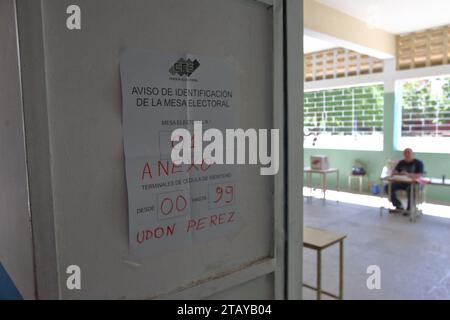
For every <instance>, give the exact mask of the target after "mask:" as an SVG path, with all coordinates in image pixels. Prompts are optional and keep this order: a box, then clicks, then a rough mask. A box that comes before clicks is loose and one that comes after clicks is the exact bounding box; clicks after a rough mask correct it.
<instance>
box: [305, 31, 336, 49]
mask: <svg viewBox="0 0 450 320" xmlns="http://www.w3.org/2000/svg"><path fill="white" fill-rule="evenodd" d="M336 47H337V46H336V45H335V44H333V43H331V42H327V41H323V40H319V39H317V38H313V37H310V36H308V35H304V36H303V52H304V53H311V52H317V51H323V50H327V49H333V48H336Z"/></svg>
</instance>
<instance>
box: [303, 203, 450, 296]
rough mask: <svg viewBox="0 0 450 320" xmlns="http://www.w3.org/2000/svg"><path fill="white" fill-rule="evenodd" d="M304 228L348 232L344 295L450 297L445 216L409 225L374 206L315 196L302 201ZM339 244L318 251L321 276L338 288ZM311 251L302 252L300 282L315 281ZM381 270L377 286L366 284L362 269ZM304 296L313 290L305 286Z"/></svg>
mask: <svg viewBox="0 0 450 320" xmlns="http://www.w3.org/2000/svg"><path fill="white" fill-rule="evenodd" d="M304 213H305V214H304V222H305V226H310V227H317V228H321V229H326V230H330V231H335V232H338V233H344V234H347V235H348V238H347V239H346V241H345V267H344V279H345V288H344V298H345V299H450V219H445V218H440V217H433V216H422V217H420V218H419V220H418V221H417V223H415V224H414V223H411V222H410V221H409V219H408V218H406V217H403V216H401V215H389V214H384V215H383V217H380V215H379V209H378V208H376V207H373V206H372V207H370V206H367V207H366V206H361V205H354V204H347V203H336V202H335V201H327V202H326V203H325V204H324V203H323V202H322V201H321V200H318V199H313V201H312V202H311V203H310V202H307V201H306V200H305V202H304ZM338 253H339V251H338V246H334V247H332V248H329V249H327V250H326V251H324V253H323V258H322V261H323V270H322V279H323V287H324V289H325V290H327V291H332V292H337V290H338V266H339V265H338V262H339V260H338ZM315 257H316V255H315V252H314V251H311V250H308V249H305V250H304V273H303V274H304V280H305V281H307V282H308V283H310V284H315V270H316V269H315V266H316V264H315V263H316V260H315ZM371 265H377V266H379V267H380V269H381V290H369V289H368V288H367V284H366V282H367V279H368V277H369V276H370V275H369V274H367V268H368V267H369V266H371ZM304 299H315V293H314V292H313V291H311V290H308V289H304Z"/></svg>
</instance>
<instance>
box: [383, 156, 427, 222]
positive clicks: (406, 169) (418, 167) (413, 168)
mask: <svg viewBox="0 0 450 320" xmlns="http://www.w3.org/2000/svg"><path fill="white" fill-rule="evenodd" d="M403 157H404V159H403V160H402V161H400V162H399V163H398V164H397V166H396V167H395V169H394V172H393V175H403V176H407V177H409V178H411V179H413V180H415V179H419V178H420V177H422V175H423V173H424V166H423V162H422V161H420V160H417V159H415V158H414V152H413V151H412V150H411V149H406V150H405V151H403ZM410 189H411V184H409V183H401V182H394V183H392V185H391V199H390V200H391V202H392V204H393V205H394V207H395V208H396V210H394V211H393V212H400V211H403V210H404V209H403V207H402V203H401V202H400V200H399V199H398V198H397V191H399V190H406V191H407V193H408V208H407V211H410V209H411V203H410ZM385 191H386V193H389V185H386V187H385ZM391 212H392V211H391ZM407 214H408V213H405V215H407Z"/></svg>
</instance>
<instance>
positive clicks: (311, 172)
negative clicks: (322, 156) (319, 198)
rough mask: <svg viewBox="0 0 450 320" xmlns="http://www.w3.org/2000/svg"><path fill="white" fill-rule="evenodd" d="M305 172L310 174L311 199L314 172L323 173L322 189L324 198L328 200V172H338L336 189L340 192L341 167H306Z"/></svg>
mask: <svg viewBox="0 0 450 320" xmlns="http://www.w3.org/2000/svg"><path fill="white" fill-rule="evenodd" d="M303 172H304V173H306V174H307V175H308V188H309V190H310V197H309V198H310V199H312V189H313V188H312V175H313V173H315V174H320V175H322V191H323V200H324V201H325V200H326V192H327V175H328V174H333V173H335V174H336V191H338V192H339V169H336V168H330V169H327V170H316V169H312V168H309V167H307V168H304V169H303Z"/></svg>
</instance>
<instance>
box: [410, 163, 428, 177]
mask: <svg viewBox="0 0 450 320" xmlns="http://www.w3.org/2000/svg"><path fill="white" fill-rule="evenodd" d="M424 173H425V171H424V167H423V163H422V161H420V160H419V161H417V166H416V172H414V173H410V174H409V175H408V176H409V177H410V178H411V179H415V180H417V179H420V178H422V177H423V175H424Z"/></svg>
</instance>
